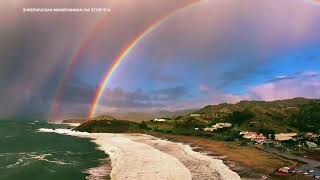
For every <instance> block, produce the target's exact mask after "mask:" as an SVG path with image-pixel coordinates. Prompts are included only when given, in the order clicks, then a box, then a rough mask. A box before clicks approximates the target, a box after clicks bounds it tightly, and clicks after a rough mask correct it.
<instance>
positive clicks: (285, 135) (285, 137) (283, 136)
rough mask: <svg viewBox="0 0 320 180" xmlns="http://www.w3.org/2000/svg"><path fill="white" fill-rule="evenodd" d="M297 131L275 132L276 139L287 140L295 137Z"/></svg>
mask: <svg viewBox="0 0 320 180" xmlns="http://www.w3.org/2000/svg"><path fill="white" fill-rule="evenodd" d="M297 135H298V134H297V133H280V134H275V135H274V137H275V140H277V141H287V140H291V139H293V137H295V136H297Z"/></svg>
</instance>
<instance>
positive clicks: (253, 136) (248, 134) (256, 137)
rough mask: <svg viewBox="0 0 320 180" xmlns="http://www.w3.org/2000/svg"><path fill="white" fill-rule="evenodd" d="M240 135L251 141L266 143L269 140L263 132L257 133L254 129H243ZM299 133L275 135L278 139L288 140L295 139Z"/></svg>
mask: <svg viewBox="0 0 320 180" xmlns="http://www.w3.org/2000/svg"><path fill="white" fill-rule="evenodd" d="M240 135H241V136H242V137H243V138H245V139H250V140H251V141H254V142H256V143H259V144H263V143H266V141H267V137H266V136H264V135H263V134H262V133H256V132H252V131H241V132H240ZM297 135H298V134H297V133H280V134H275V135H274V136H275V140H276V141H287V140H291V139H293V138H294V137H295V136H297Z"/></svg>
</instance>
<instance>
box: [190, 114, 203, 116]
mask: <svg viewBox="0 0 320 180" xmlns="http://www.w3.org/2000/svg"><path fill="white" fill-rule="evenodd" d="M190 116H191V117H200V116H201V114H190Z"/></svg>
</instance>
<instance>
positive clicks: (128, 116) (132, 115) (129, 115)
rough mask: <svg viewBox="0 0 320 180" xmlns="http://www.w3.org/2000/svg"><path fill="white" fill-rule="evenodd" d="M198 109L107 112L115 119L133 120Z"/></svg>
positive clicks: (173, 116)
mask: <svg viewBox="0 0 320 180" xmlns="http://www.w3.org/2000/svg"><path fill="white" fill-rule="evenodd" d="M195 111H198V109H185V110H179V111H156V112H118V113H109V114H110V115H112V116H114V117H115V118H117V119H122V120H128V121H133V122H142V121H149V120H152V119H155V118H164V117H165V118H176V117H178V116H183V115H187V114H190V113H193V112H195Z"/></svg>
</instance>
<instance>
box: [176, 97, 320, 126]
mask: <svg viewBox="0 0 320 180" xmlns="http://www.w3.org/2000/svg"><path fill="white" fill-rule="evenodd" d="M319 112H320V100H317V99H305V98H294V99H287V100H277V101H270V102H268V101H240V102H239V103H236V104H226V103H224V104H219V105H209V106H206V107H204V108H202V109H200V110H199V111H196V112H195V113H197V114H199V116H198V117H190V116H183V117H180V118H179V119H177V121H180V122H185V121H188V122H189V123H190V122H193V123H197V124H198V126H199V125H203V126H205V125H207V124H214V123H218V122H229V123H232V124H233V125H234V126H236V128H237V129H238V130H261V129H272V130H274V131H276V132H292V131H293V132H294V131H308V130H310V131H317V130H320V126H319V125H318V124H320V114H319Z"/></svg>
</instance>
